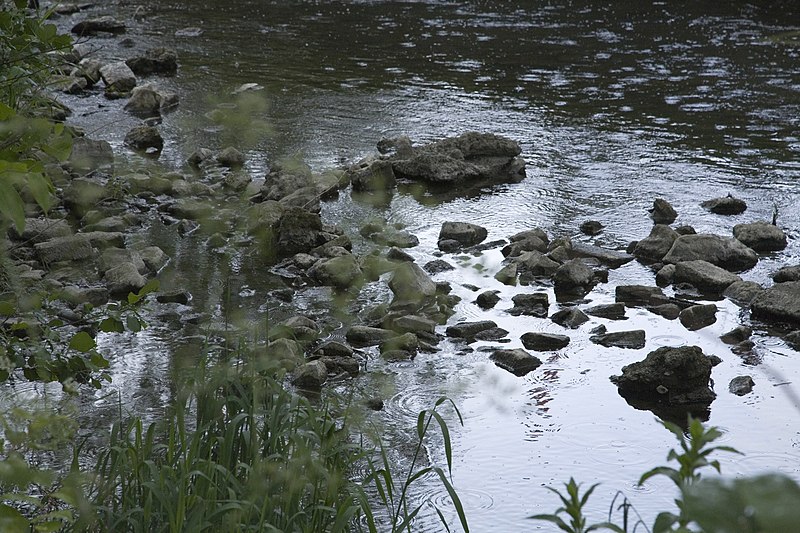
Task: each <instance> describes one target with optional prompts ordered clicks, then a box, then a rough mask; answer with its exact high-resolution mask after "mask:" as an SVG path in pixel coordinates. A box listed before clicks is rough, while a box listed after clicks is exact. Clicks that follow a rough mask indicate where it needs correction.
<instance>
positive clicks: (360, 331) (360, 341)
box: [345, 326, 397, 347]
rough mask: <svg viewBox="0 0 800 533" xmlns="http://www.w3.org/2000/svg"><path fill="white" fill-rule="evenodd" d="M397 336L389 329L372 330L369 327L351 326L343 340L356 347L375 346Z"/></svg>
mask: <svg viewBox="0 0 800 533" xmlns="http://www.w3.org/2000/svg"><path fill="white" fill-rule="evenodd" d="M396 335H397V334H396V333H395V332H394V331H392V330H390V329H383V328H373V327H370V326H351V327H350V329H348V330H347V333H346V335H345V338H346V339H347V342H349V343H350V344H351V345H353V346H356V347H364V346H377V345H379V344H380V343H381V342H383V341H385V340H388V339H391V338H392V337H395V336H396Z"/></svg>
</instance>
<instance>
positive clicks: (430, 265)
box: [422, 259, 456, 276]
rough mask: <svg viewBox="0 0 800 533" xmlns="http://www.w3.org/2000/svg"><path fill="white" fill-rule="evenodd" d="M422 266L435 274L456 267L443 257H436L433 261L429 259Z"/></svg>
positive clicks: (431, 273) (426, 270) (429, 272)
mask: <svg viewBox="0 0 800 533" xmlns="http://www.w3.org/2000/svg"><path fill="white" fill-rule="evenodd" d="M422 268H423V269H424V270H425V272H427V273H428V274H430V275H432V276H433V275H435V274H440V273H442V272H447V271H448V270H455V268H456V267H454V266H453V265H451V264H450V263H448V262H447V261H445V260H443V259H434V260H433V261H428V262H427V263H425V265H424V266H423V267H422Z"/></svg>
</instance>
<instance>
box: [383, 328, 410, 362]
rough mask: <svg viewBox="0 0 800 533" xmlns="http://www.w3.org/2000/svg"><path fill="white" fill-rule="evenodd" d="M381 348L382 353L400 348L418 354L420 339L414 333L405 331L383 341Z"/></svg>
mask: <svg viewBox="0 0 800 533" xmlns="http://www.w3.org/2000/svg"><path fill="white" fill-rule="evenodd" d="M379 349H380V352H381V353H382V354H383V353H386V352H392V351H397V350H399V351H402V352H406V353H410V354H414V355H416V353H417V350H419V339H418V338H417V336H416V335H414V334H413V333H410V332H409V333H403V334H402V335H397V336H395V337H391V338H389V339H386V340H384V341H382V342H381V343H380V345H379ZM412 358H413V357H412Z"/></svg>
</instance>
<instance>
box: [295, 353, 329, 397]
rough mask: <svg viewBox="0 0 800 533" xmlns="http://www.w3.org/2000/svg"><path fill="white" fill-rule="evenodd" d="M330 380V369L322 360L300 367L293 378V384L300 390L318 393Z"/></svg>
mask: <svg viewBox="0 0 800 533" xmlns="http://www.w3.org/2000/svg"><path fill="white" fill-rule="evenodd" d="M327 379H328V369H327V367H326V366H325V363H323V362H322V361H320V360H316V361H311V362H308V363H306V364H304V365H302V366H300V367H299V368H298V369H297V370H296V371H295V373H294V376H293V377H292V384H293V385H295V386H296V387H298V388H300V389H305V390H312V391H318V390H320V389H321V388H322V384H323V383H325V380H327Z"/></svg>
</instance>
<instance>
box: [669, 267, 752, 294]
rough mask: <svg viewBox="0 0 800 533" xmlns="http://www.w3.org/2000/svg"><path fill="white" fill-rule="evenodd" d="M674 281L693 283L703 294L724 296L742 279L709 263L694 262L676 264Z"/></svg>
mask: <svg viewBox="0 0 800 533" xmlns="http://www.w3.org/2000/svg"><path fill="white" fill-rule="evenodd" d="M672 281H673V283H681V282H686V283H691V284H692V285H693V286H694V287H695V288H697V289H698V290H699V291H700V292H703V293H710V294H722V292H724V291H725V289H727V288H728V287H729V286H730V285H732V284H733V283H736V282H737V281H742V278H740V277H739V276H737V275H736V274H733V273H731V272H729V271H727V270H725V269H724V268H722V267H718V266H716V265H713V264H711V263H709V262H708V261H703V260H694V261H681V262H680V263H678V264H676V265H675V274H674V275H673V277H672Z"/></svg>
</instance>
